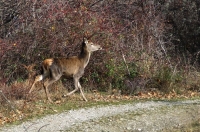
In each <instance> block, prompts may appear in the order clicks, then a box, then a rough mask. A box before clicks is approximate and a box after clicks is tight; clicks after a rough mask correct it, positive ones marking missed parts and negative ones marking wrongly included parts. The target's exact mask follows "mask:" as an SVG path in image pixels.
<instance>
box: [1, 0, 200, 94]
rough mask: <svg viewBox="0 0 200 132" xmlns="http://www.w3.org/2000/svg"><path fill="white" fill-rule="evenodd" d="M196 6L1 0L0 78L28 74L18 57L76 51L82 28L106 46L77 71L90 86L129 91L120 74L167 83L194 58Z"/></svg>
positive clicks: (183, 2) (29, 60) (187, 2)
mask: <svg viewBox="0 0 200 132" xmlns="http://www.w3.org/2000/svg"><path fill="white" fill-rule="evenodd" d="M199 6H200V3H199V2H198V1H196V0H178V1H175V0H174V1H171V0H165V1H164V0H150V1H149V0H125V1H124V0H99V1H96V0H70V1H65V0H59V1H56V0H40V1H39V0H27V1H24V0H15V1H2V2H0V15H1V20H0V26H1V28H0V37H1V38H0V45H1V47H0V62H1V63H0V73H1V75H2V76H1V77H0V80H1V82H0V83H2V84H4V83H5V84H12V82H13V81H24V80H25V79H27V78H28V74H30V73H29V72H30V71H29V72H27V70H25V69H27V68H25V66H24V65H26V66H28V65H31V64H35V65H36V67H35V69H38V68H39V65H40V63H41V62H42V60H43V59H45V58H48V57H60V56H71V55H77V54H78V53H79V49H80V43H81V40H82V38H83V36H86V37H88V38H90V39H91V41H93V42H94V43H98V44H100V45H102V47H103V48H104V50H103V51H98V52H96V53H94V54H93V55H92V58H91V62H90V63H89V65H88V67H87V68H86V72H85V75H84V78H83V79H82V81H83V82H87V83H85V84H84V85H87V87H88V89H89V90H90V89H98V90H104V91H105V90H107V89H108V87H109V86H111V87H112V88H115V89H120V90H122V91H124V93H127V92H126V91H128V90H129V89H134V88H128V87H130V86H127V84H126V83H125V82H126V80H128V81H129V82H130V84H132V85H131V87H133V86H135V85H136V84H137V83H136V82H138V80H139V81H140V80H145V81H141V83H145V84H143V85H146V87H147V88H148V87H155V88H158V89H160V90H163V89H169V90H166V91H171V90H172V89H174V86H175V85H173V84H176V83H182V82H183V81H184V79H186V78H187V77H186V76H187V75H188V73H189V72H191V67H193V65H191V64H194V63H195V64H196V65H198V61H199V48H200V47H199V44H198V40H199V33H200V32H199V27H200V26H199V21H198V20H199V17H200V15H199V14H200V13H199V11H200V7H199ZM193 58H195V59H193ZM179 71H180V72H179ZM193 71H194V70H193ZM175 74H177V75H175ZM134 78H136V79H135V80H134ZM137 79H138V80H137ZM148 80H151V81H148ZM176 80H178V81H176ZM147 82H148V83H147ZM140 86H142V85H140ZM130 91H131V90H130ZM163 91H165V90H163Z"/></svg>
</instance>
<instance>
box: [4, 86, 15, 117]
mask: <svg viewBox="0 0 200 132" xmlns="http://www.w3.org/2000/svg"><path fill="white" fill-rule="evenodd" d="M0 93H1V95H2V96H3V98H4V99H5V100H6V101H7V102H8V104H9V105H10V107H11V109H13V110H14V112H15V113H17V111H16V108H15V107H14V105H12V103H11V102H10V100H8V99H7V98H6V96H5V95H4V93H3V92H2V90H0Z"/></svg>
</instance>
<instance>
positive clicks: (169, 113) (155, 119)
mask: <svg viewBox="0 0 200 132" xmlns="http://www.w3.org/2000/svg"><path fill="white" fill-rule="evenodd" d="M197 120H200V100H188V101H177V102H166V101H147V102H141V103H129V104H125V105H110V106H102V107H101V106H99V107H93V108H84V109H79V110H70V111H68V112H64V113H61V114H55V115H49V116H46V117H43V118H41V119H35V120H32V121H28V122H24V123H22V124H21V125H17V126H12V127H7V128H0V131H2V132H4V131H5V132H61V131H62V132H63V131H64V132H68V131H70V132H71V131H74V132H76V131H77V132H78V131H84V132H86V131H88V132H108V131H109V132H122V131H124V132H129V131H130V132H137V131H145V132H146V131H150V132H154V131H164V130H165V131H168V130H170V129H173V128H179V127H181V126H183V125H186V124H188V123H192V122H194V121H197Z"/></svg>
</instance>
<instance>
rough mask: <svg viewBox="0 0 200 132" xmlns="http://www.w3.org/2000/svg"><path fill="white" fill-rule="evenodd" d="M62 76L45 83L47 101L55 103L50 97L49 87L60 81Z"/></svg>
mask: <svg viewBox="0 0 200 132" xmlns="http://www.w3.org/2000/svg"><path fill="white" fill-rule="evenodd" d="M61 76H62V75H58V76H56V77H52V78H49V79H47V80H46V81H45V82H44V88H45V93H46V97H47V99H48V100H49V102H51V103H53V101H52V100H51V98H50V96H49V90H48V87H49V85H51V84H53V83H54V82H56V81H57V80H59V79H60V77H61Z"/></svg>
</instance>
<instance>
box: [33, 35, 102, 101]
mask: <svg viewBox="0 0 200 132" xmlns="http://www.w3.org/2000/svg"><path fill="white" fill-rule="evenodd" d="M99 49H101V47H100V46H99V45H94V44H93V43H89V42H88V41H87V39H84V41H83V43H82V48H81V53H80V54H79V56H73V57H68V58H53V59H52V58H51V59H45V60H44V61H43V63H42V68H43V73H42V75H38V76H37V77H36V78H35V81H34V83H33V85H32V87H31V89H30V91H29V93H31V92H32V90H33V88H34V85H35V83H36V82H38V81H41V80H43V79H45V78H48V79H47V80H46V81H45V82H44V87H45V92H46V96H47V98H48V100H49V101H50V102H52V100H51V99H50V97H49V91H48V86H49V85H51V84H52V83H54V82H55V81H57V80H58V79H60V77H61V76H62V75H65V76H68V77H73V79H74V85H75V89H74V90H73V91H71V92H70V93H68V95H71V94H73V93H74V92H76V91H77V90H78V89H80V91H81V94H82V96H83V98H84V100H85V101H87V99H86V97H85V95H84V93H83V91H82V88H81V85H80V83H79V79H80V78H81V77H82V76H83V74H84V69H85V67H86V66H87V64H88V62H89V59H90V55H91V52H93V51H96V50H99Z"/></svg>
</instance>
